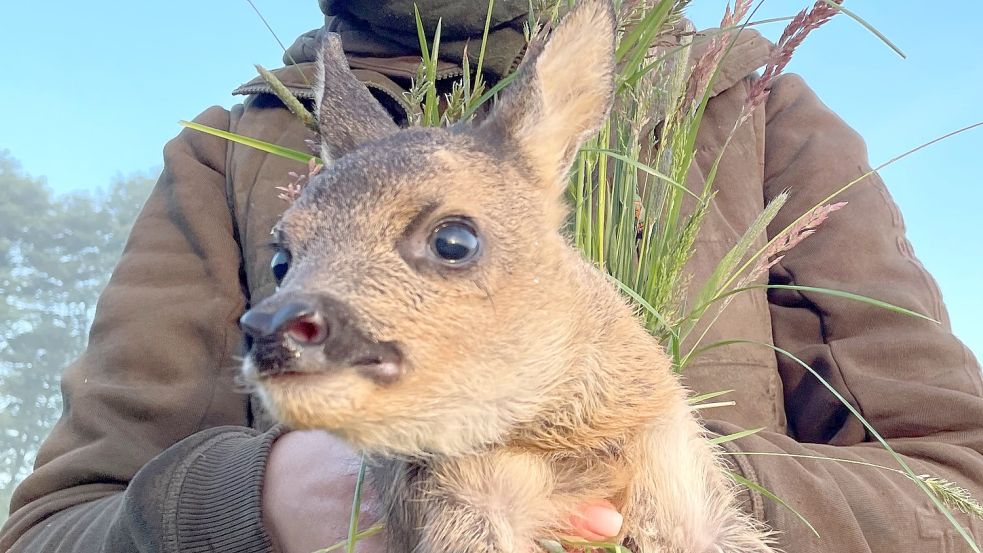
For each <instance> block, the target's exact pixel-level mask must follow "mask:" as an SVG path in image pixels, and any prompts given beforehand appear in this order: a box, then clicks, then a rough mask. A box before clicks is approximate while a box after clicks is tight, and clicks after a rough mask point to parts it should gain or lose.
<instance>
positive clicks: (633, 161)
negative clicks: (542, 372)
mask: <svg viewBox="0 0 983 553" xmlns="http://www.w3.org/2000/svg"><path fill="white" fill-rule="evenodd" d="M580 151H582V152H588V153H593V154H603V155H606V156H608V157H610V158H614V159H616V160H618V161H620V162H622V163H625V164H627V165H629V166H631V167H634V168H635V169H638V170H639V171H642V172H644V173H648V174H650V175H652V176H653V177H656V178H660V179H662V180H664V181H665V182H666V184H668V185H669V186H672V187H673V188H676V189H678V190H679V191H680V192H684V193H686V194H689V195H690V196H692V197H693V198H694V199H695V200H696V201H698V202H701V203H702V202H703V198H701V197H699V196H697V195H696V194H695V193H693V192H692V191H691V190H690V189H688V188H686V187H685V186H683V185H682V184H680V183H678V182H676V181H675V180H673V179H672V177H670V176H668V175H666V174H664V173H661V172H659V171H657V170H655V169H653V168H652V167H650V166H648V165H646V164H644V163H642V162H640V161H638V160H637V159H632V158H630V157H628V156H626V155H624V154H622V153H619V152H616V151H614V150H610V149H607V148H586V147H585V148H581V149H580Z"/></svg>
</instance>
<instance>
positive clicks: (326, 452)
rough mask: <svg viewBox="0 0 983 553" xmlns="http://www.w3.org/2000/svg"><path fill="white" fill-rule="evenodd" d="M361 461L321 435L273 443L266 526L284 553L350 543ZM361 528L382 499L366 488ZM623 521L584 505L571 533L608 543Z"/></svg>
mask: <svg viewBox="0 0 983 553" xmlns="http://www.w3.org/2000/svg"><path fill="white" fill-rule="evenodd" d="M358 465H359V458H358V455H356V454H355V452H353V451H352V450H351V449H350V448H349V447H348V446H347V445H346V444H345V443H344V442H343V441H342V440H340V439H338V438H336V437H334V436H332V435H330V434H327V433H325V432H319V431H296V432H288V433H286V434H284V435H283V436H280V438H278V439H277V440H276V442H274V443H273V449H272V451H271V452H270V458H269V462H268V463H267V466H266V477H265V480H264V483H263V522H264V524H265V525H266V528H267V530H268V532H269V533H270V535H271V536H272V537H273V539H274V540H275V541H276V543H277V546H278V547H279V551H281V552H282V553H311V552H313V551H316V550H318V549H322V548H325V547H328V546H330V545H334V544H336V543H338V542H341V541H344V540H346V539H348V524H349V521H350V518H351V509H352V499H353V497H354V493H355V481H356V479H357V477H358ZM361 510H362V512H361V516H360V519H359V525H358V526H359V528H360V529H362V530H364V529H366V528H368V527H370V526H372V525H373V524H375V523H376V522H378V520H379V517H378V514H377V513H378V512H379V502H378V496H377V494H376V493H375V491H374V490H372V489H370V488H369V486H367V485H363V488H362V509H361ZM621 523H622V518H621V515H620V514H619V513H618V512H617V511H616V510H615V508H614V506H613V505H611V503H609V502H607V501H596V502H591V503H586V504H584V505H583V506H582V507H581V509H580V513H579V514H578V515H577V516H574V517H571V519H570V520H569V521H568V525H569V526H570V532H571V533H572V534H574V535H575V536H578V537H581V538H583V539H585V540H590V541H604V540H606V539H609V538H610V537H611V536H615V535H617V534H618V532H620V531H621ZM384 539H385V533H384V532H380V533H378V534H376V535H374V536H371V537H368V538H365V539H362V540H359V542H358V543H357V544H356V550H357V551H359V553H382V552H384V551H385V542H384V541H383V540H384Z"/></svg>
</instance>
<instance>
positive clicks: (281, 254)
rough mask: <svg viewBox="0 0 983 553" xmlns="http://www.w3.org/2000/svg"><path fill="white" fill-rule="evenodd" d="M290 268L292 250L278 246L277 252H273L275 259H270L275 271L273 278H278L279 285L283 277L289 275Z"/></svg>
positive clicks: (271, 266) (272, 269) (271, 267)
mask: <svg viewBox="0 0 983 553" xmlns="http://www.w3.org/2000/svg"><path fill="white" fill-rule="evenodd" d="M289 269H290V250H287V249H286V248H283V247H278V248H277V250H276V252H274V253H273V259H271V260H270V270H271V271H273V279H274V280H276V283H277V286H279V285H280V283H281V282H283V277H285V276H287V271H288V270H289Z"/></svg>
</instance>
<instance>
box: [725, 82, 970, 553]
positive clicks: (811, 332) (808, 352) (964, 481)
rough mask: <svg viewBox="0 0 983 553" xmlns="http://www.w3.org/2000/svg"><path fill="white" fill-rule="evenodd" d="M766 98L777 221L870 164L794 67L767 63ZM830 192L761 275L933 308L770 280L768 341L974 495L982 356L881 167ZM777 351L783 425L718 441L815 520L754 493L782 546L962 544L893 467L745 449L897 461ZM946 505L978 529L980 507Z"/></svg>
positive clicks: (848, 548)
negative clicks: (781, 203) (911, 237)
mask: <svg viewBox="0 0 983 553" xmlns="http://www.w3.org/2000/svg"><path fill="white" fill-rule="evenodd" d="M765 111H766V127H765V129H766V142H765V179H766V181H765V186H766V188H765V194H766V196H767V197H768V198H769V199H770V198H771V197H773V196H774V195H776V194H777V193H778V192H780V191H781V190H783V189H786V188H789V189H790V190H791V196H790V199H789V202H788V203H787V204H786V206H785V207H784V208H783V209H782V211H781V213H780V214H779V216H778V218H777V219H776V220H775V221H774V222H773V223H772V225H771V227H770V228H769V231H770V234H772V235H773V234H774V233H776V232H778V231H779V230H781V229H782V228H784V227H785V226H786V225H788V224H789V223H791V222H792V221H793V220H794V219H795V218H796V217H798V216H799V215H801V214H802V213H804V212H805V211H807V210H809V209H810V208H811V207H812V206H814V205H816V204H817V203H818V202H820V201H821V200H823V199H824V198H825V197H826V196H827V195H829V194H831V193H832V192H834V191H835V190H837V189H838V188H840V187H841V186H843V185H844V184H846V183H848V182H850V181H852V180H854V179H856V178H857V177H859V176H861V175H863V174H865V173H867V172H868V171H869V170H870V166H869V163H868V160H867V152H866V148H865V146H864V143H863V141H862V140H861V138H860V137H859V136H858V135H857V134H856V133H855V132H854V131H853V130H851V129H850V128H849V127H848V126H847V125H846V124H845V123H844V122H843V121H842V120H840V119H839V118H838V117H837V116H836V115H835V114H833V113H832V112H831V111H830V110H829V109H828V108H826V107H825V106H824V105H823V104H822V103H821V102H820V101H819V100H818V98H817V97H816V96H815V94H814V93H813V92H812V91H811V90H810V89H809V88H808V87H807V86H806V85H805V83H804V82H803V81H802V80H801V79H800V78H799V77H797V76H786V77H783V78H781V79H779V80H778V81H777V82H776V83H775V85H774V87H773V89H772V91H771V95H770V97H769V99H768V102H767V105H766V110H765ZM943 184H944V183H926V186H936V187H939V186H942V185H943ZM834 201H848V202H849V204H848V205H847V206H846V207H845V208H843V209H842V210H840V211H838V212H835V213H833V214H832V215H831V216H830V218H829V220H827V221H826V222H825V223H823V225H822V226H821V227H820V228H819V230H818V231H817V233H816V235H815V236H812V237H810V238H807V239H806V240H805V241H803V242H802V243H801V244H800V245H798V246H796V247H795V248H793V249H792V250H791V251H790V252H789V253H788V255H786V256H785V258H784V259H782V261H781V263H779V264H778V265H776V266H775V267H774V269H773V270H772V272H771V275H770V281H771V283H772V284H793V285H802V286H813V287H820V288H830V289H835V290H843V291H847V292H853V293H857V294H861V295H865V296H869V297H872V298H876V299H879V300H883V301H886V302H889V303H892V304H894V305H898V306H901V307H905V308H907V309H911V310H914V311H917V312H919V313H924V314H926V315H928V316H930V317H933V318H935V319H938V320H940V321H942V323H941V324H935V323H932V322H928V321H925V320H921V319H917V318H913V317H909V316H906V315H901V314H896V313H892V312H889V311H887V310H884V309H880V308H877V307H872V306H870V305H866V304H863V303H860V302H857V301H852V300H849V299H843V298H838V297H834V296H830V295H825V294H821V293H813V292H798V291H788V290H771V291H770V293H769V300H770V305H771V307H770V309H771V313H772V321H773V324H772V326H773V329H774V330H773V333H774V341H775V345H776V346H778V347H780V348H783V349H785V350H787V351H789V352H791V353H792V354H794V355H795V356H797V357H798V358H800V359H801V360H802V361H804V362H805V363H807V364H809V365H810V366H811V367H812V368H813V369H815V370H816V371H817V372H818V373H819V374H821V375H822V376H823V377H824V378H825V379H826V380H828V381H829V382H830V383H831V384H832V385H833V386H834V387H835V388H836V390H837V391H838V392H840V393H841V394H842V395H843V396H844V397H845V398H846V399H847V400H848V401H849V402H850V403H851V404H852V405H853V406H854V407H856V408H857V410H858V411H859V412H860V413H861V414H863V416H864V417H865V418H866V419H867V420H868V421H869V422H870V423H871V424H872V425H873V427H874V428H875V429H876V430H877V431H878V432H879V433H880V434H881V435H882V436H883V437H884V438H885V439H887V440H888V442H889V443H890V444H891V446H892V447H893V448H894V449H895V450H896V451H897V452H898V453H900V454H901V455H902V456H903V457H904V460H905V461H906V462H907V463H908V464H909V465H910V466H911V468H913V469H914V471H915V473H916V474H929V475H932V476H938V477H941V478H945V479H948V480H951V481H953V482H956V483H957V484H959V485H960V486H963V487H965V488H966V489H967V490H969V491H970V492H971V493H972V494H973V495H974V496H975V497H976V498H977V499H983V382H981V374H980V367H979V365H978V364H977V362H976V360H975V359H974V357H973V355H972V354H971V353H970V352H969V351H968V350H967V349H966V347H965V346H963V344H962V343H960V342H959V340H958V339H956V338H955V337H954V336H953V335H952V332H951V330H950V328H949V324H948V318H947V315H946V312H945V308H944V306H943V304H942V301H941V296H940V293H939V291H938V288H937V286H936V284H935V282H934V281H933V279H932V278H931V276H930V275H929V274H928V273H927V272H926V271H925V269H924V268H923V267H922V265H921V264H920V263H919V262H918V261H917V260H916V259H915V257H914V255H913V253H912V250H911V245H910V244H909V243H908V241H907V240H906V239H905V233H904V226H903V223H902V220H901V216H900V214H899V212H898V209H897V207H896V206H895V204H894V202H893V201H892V200H891V198H890V196H889V194H888V192H887V189H886V188H885V186H884V184H883V182H882V181H881V180H880V178H879V177H877V176H876V175H873V176H871V177H868V178H867V179H865V180H864V181H862V182H860V183H858V184H856V185H854V186H853V188H851V189H850V190H849V191H847V192H846V193H844V194H843V195H842V196H840V197H838V198H836V199H835V200H834ZM778 366H779V370H780V372H781V376H782V382H783V385H784V394H785V407H786V412H787V416H788V423H789V432H790V434H791V435H792V436H794V439H793V437H789V436H785V435H780V434H776V433H766V432H762V433H759V434H757V435H754V436H751V437H748V438H744V439H741V440H739V441H737V442H736V443H734V444H730V445H729V447H728V449H730V450H731V453H734V455H732V456H731V458H732V460H733V461H734V463H735V464H736V465H737V466H738V467H739V468H740V470H741V472H743V473H744V476H746V477H748V478H750V479H752V480H754V481H756V482H758V483H760V484H761V485H763V486H764V487H766V488H768V489H769V490H771V491H773V492H774V493H775V494H776V495H777V496H778V497H780V498H782V499H783V500H785V501H787V502H788V503H789V504H790V505H791V506H793V507H794V508H795V509H796V510H798V511H799V512H800V513H802V515H803V516H805V518H807V519H808V520H809V522H811V523H812V524H813V525H814V526H815V527H816V530H817V531H818V532H819V534H820V537H816V536H814V535H813V534H812V532H811V531H810V530H809V529H808V528H807V527H806V526H805V525H804V524H803V523H802V522H801V521H799V520H798V519H797V518H796V516H795V515H793V514H792V513H791V512H790V511H789V510H787V509H785V508H783V507H781V506H779V505H777V504H776V503H775V502H773V501H769V500H763V501H762V498H761V497H760V496H759V495H757V494H754V495H753V496H752V504H753V507H754V509H755V511H756V513H757V514H758V516H761V517H763V518H764V519H765V520H767V521H768V522H769V523H771V524H772V525H773V526H774V527H775V528H776V529H777V530H778V531H779V532H780V534H779V541H780V544H781V546H782V547H783V548H784V549H785V550H787V551H795V552H797V553H804V552H812V551H815V552H820V551H837V552H853V551H857V552H860V551H911V552H919V553H922V552H924V553H929V552H949V551H968V550H969V548H968V545H967V544H966V543H965V542H964V541H962V539H961V538H960V537H959V536H958V535H957V534H956V532H955V530H954V529H953V528H952V526H951V525H950V523H949V522H948V521H947V520H946V519H945V518H944V517H943V516H942V515H941V514H940V513H939V512H938V511H937V509H936V508H935V507H934V506H933V505H932V503H931V501H930V500H929V498H928V497H927V496H925V494H924V493H923V492H922V491H921V490H920V489H919V488H918V487H917V486H916V485H915V484H914V483H913V482H911V481H910V480H908V479H906V478H905V477H903V476H901V475H899V474H896V473H894V472H891V471H885V470H881V469H877V468H871V467H868V466H864V465H861V464H850V463H843V462H835V461H825V460H812V459H807V458H789V457H780V456H775V457H772V456H755V455H753V453H772V454H775V453H778V454H793V455H802V456H824V457H832V458H840V459H847V460H851V461H855V462H859V463H874V464H878V465H883V466H886V467H892V468H897V467H898V463H897V462H896V461H895V460H894V459H893V458H892V457H891V455H890V454H889V453H888V452H887V451H886V450H884V448H883V447H882V446H881V445H879V444H878V443H876V442H875V441H873V440H874V439H873V437H872V436H871V435H870V434H869V433H868V432H867V431H866V430H865V429H864V427H863V426H862V425H861V423H860V422H859V420H858V419H856V417H854V416H852V415H851V414H850V413H849V412H848V410H847V409H846V407H844V406H843V405H842V404H841V403H840V402H839V401H838V400H837V399H836V398H835V397H834V396H833V395H832V394H831V393H830V392H829V391H828V390H827V389H826V388H825V387H823V385H822V384H821V383H820V382H819V381H818V379H816V378H815V377H814V376H812V375H810V374H809V373H808V372H807V371H806V370H805V369H804V368H802V367H801V366H800V365H799V364H797V363H796V362H794V361H793V360H791V359H790V358H788V357H786V356H784V355H779V356H778ZM710 426H711V428H712V429H713V430H715V431H718V432H721V433H727V432H731V431H734V430H735V428H734V427H733V426H732V425H727V424H724V423H720V422H713V423H711V424H710ZM741 452H746V453H751V454H752V455H746V456H745V455H742V454H741ZM957 518H958V520H959V521H960V523H961V524H962V525H963V526H965V527H968V528H969V529H970V530H971V531H972V532H973V533H974V534H975V539H976V540H977V542H981V541H983V521H981V520H979V519H971V518H970V517H967V516H966V515H961V514H959V515H957Z"/></svg>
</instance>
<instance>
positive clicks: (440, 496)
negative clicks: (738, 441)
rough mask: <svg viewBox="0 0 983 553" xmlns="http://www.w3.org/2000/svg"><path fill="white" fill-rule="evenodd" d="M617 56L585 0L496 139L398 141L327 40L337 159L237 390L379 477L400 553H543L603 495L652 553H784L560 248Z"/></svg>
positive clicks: (513, 92)
mask: <svg viewBox="0 0 983 553" xmlns="http://www.w3.org/2000/svg"><path fill="white" fill-rule="evenodd" d="M614 37H615V18H614V13H613V10H612V7H611V6H610V4H609V2H607V1H606V0H581V1H580V2H579V3H578V4H577V6H576V7H575V8H573V9H572V10H571V11H570V12H569V13H568V14H567V15H566V16H565V17H564V19H563V21H562V23H561V24H560V25H559V26H558V27H557V28H556V30H555V31H554V33H553V35H552V37H551V39H550V40H549V42H548V43H546V44H545V46H544V45H542V44H539V43H534V44H532V45H531V46H530V49H529V51H528V52H527V54H526V57H525V59H524V61H523V62H522V64H521V65H520V67H519V69H518V74H517V76H516V79H515V81H514V82H513V83H512V84H511V85H510V86H509V87H508V88H507V89H505V90H504V91H503V92H502V94H501V98H500V100H499V101H498V103H497V104H496V105H495V107H494V108H493V109H492V111H491V112H490V113H489V115H488V116H487V117H486V118H484V119H483V120H482V121H481V122H480V123H478V124H459V125H458V126H455V127H452V128H410V129H404V130H400V129H399V128H398V127H397V126H396V125H395V124H394V123H393V122H392V120H391V119H390V117H389V116H388V114H387V113H386V112H385V110H384V109H383V108H382V107H381V106H380V105H379V104H378V103H377V102H376V101H375V100H374V99H373V98H372V96H371V94H370V93H369V92H368V90H367V89H366V88H365V87H364V86H363V85H361V84H360V83H359V82H358V81H356V80H355V78H354V77H353V76H352V74H351V73H350V71H349V69H348V65H347V63H346V60H345V57H344V54H343V52H342V50H341V47H340V42H339V39H338V38H337V36H336V35H328V36H327V38H326V40H325V42H324V46H323V52H322V53H321V57H320V60H319V69H320V75H319V77H318V79H317V83H316V108H317V110H316V111H317V116H318V121H319V126H320V129H321V132H320V134H321V141H322V143H321V149H322V157H323V159H324V160H331V161H330V163H329V164H328V165H327V166H326V167H325V170H323V171H321V172H320V173H319V174H318V175H317V176H316V177H314V178H313V179H312V180H311V182H309V183H308V184H307V186H306V187H305V189H304V190H303V192H302V193H301V195H300V196H299V198H298V199H297V200H296V201H295V202H294V203H293V204H292V205H291V207H290V208H289V209H288V210H287V211H286V212H285V213H284V215H283V217H282V219H281V221H280V222H279V224H278V226H277V229H276V234H277V240H278V242H279V246H278V247H279V248H280V251H279V253H278V254H277V259H278V260H279V261H278V262H277V267H275V273H277V274H276V276H277V278H278V279H282V280H281V282H280V283H279V284H280V287H279V289H278V290H277V292H276V293H274V294H273V295H272V296H270V297H269V298H267V299H265V300H264V301H262V302H261V303H259V304H258V305H257V306H255V307H254V308H253V309H251V310H250V311H249V312H248V313H246V314H245V315H244V316H243V318H242V327H243V330H244V332H245V333H246V335H247V340H248V342H249V343H250V352H249V355H248V356H247V359H246V360H245V362H244V367H243V371H244V374H245V377H246V378H247V380H250V381H251V382H253V383H254V384H255V385H256V389H257V392H258V394H259V395H260V397H261V398H262V400H263V401H264V403H265V405H266V406H267V407H268V408H269V410H270V412H271V413H272V414H273V416H274V417H276V418H277V419H278V420H280V421H282V422H284V423H286V424H287V425H288V426H290V427H293V428H318V429H325V430H328V431H330V432H333V433H335V434H337V435H339V436H341V437H342V438H344V439H346V440H348V441H349V442H350V443H351V444H353V445H354V446H355V447H356V448H357V449H359V450H360V451H362V452H364V453H366V454H368V455H369V456H370V458H371V459H372V463H373V465H372V468H371V472H372V477H373V478H374V479H375V480H376V482H377V488H378V489H379V490H380V491H381V493H382V494H383V495H384V498H383V499H384V502H385V504H386V505H387V508H388V510H387V513H386V526H387V531H388V533H389V540H388V543H389V547H390V550H391V551H393V552H400V553H405V552H406V551H410V550H414V551H420V552H423V553H437V552H442V551H451V552H454V553H486V552H487V553H493V552H494V553H506V552H523V553H525V552H530V551H533V550H535V549H536V548H537V547H538V545H537V543H538V542H537V540H539V539H542V538H548V537H550V536H553V535H555V534H556V533H557V532H558V529H557V528H556V527H555V524H556V522H557V521H561V520H566V519H567V518H568V516H569V515H570V514H571V513H572V512H573V509H574V508H575V506H577V505H579V504H581V503H583V502H585V501H587V500H591V499H600V498H607V499H611V500H612V501H613V502H614V503H615V505H617V506H618V508H619V510H620V511H621V512H622V514H623V515H624V517H625V523H624V526H623V531H622V532H623V535H622V536H619V539H621V540H623V542H624V543H626V544H628V546H629V547H630V548H632V549H635V550H636V551H640V552H644V553H661V552H666V553H669V552H679V553H698V552H704V551H706V552H714V551H723V552H750V551H755V552H765V551H771V546H770V540H769V538H768V534H767V532H766V531H765V530H764V529H763V527H762V526H761V525H760V524H758V523H756V522H754V521H752V520H751V519H750V518H749V517H748V516H746V515H745V514H743V513H742V512H741V511H740V510H739V509H738V507H737V506H736V505H735V500H734V497H733V492H732V490H731V486H730V484H729V482H728V481H727V479H726V478H725V476H724V475H723V471H722V469H721V467H720V463H719V459H718V457H717V455H716V453H715V450H714V448H713V447H712V446H711V445H710V444H709V443H708V442H707V440H706V438H705V436H704V430H703V428H702V427H701V426H700V424H699V422H698V421H697V419H696V417H695V416H694V414H693V411H692V409H691V407H690V406H689V404H688V403H687V393H686V391H685V390H684V389H683V387H682V386H681V385H680V383H679V381H678V379H677V377H676V375H675V374H674V373H673V371H672V368H671V365H670V361H669V359H668V358H667V356H666V355H665V353H664V351H663V350H662V348H661V347H660V345H659V344H658V343H657V342H656V341H655V340H654V339H653V338H652V337H651V336H650V335H649V334H648V333H647V332H646V330H645V329H644V328H643V327H642V326H641V325H640V323H639V321H638V319H637V317H636V315H635V313H634V312H633V310H632V308H631V307H630V306H629V305H628V304H627V302H626V301H625V299H624V298H623V297H622V295H621V294H620V293H619V292H618V291H617V290H616V289H615V288H614V287H613V285H612V284H611V283H610V282H609V281H608V279H607V278H606V277H605V276H604V275H603V274H602V273H601V272H600V271H598V270H597V269H596V268H595V267H593V266H592V265H591V264H590V263H588V262H587V261H585V260H583V259H582V258H581V256H580V255H579V254H578V253H577V252H576V251H574V249H573V248H572V247H571V246H570V244H569V243H568V241H567V240H566V239H565V238H564V237H563V235H562V234H561V232H560V228H561V225H562V223H563V220H564V217H565V215H566V209H567V208H566V206H565V204H564V200H563V192H564V190H565V183H566V175H567V172H568V170H569V168H570V166H571V163H572V161H573V159H574V157H575V155H576V152H577V150H578V148H579V147H580V145H581V144H582V142H583V141H584V140H585V139H586V138H587V137H589V136H590V135H591V134H592V133H593V132H595V131H596V130H597V129H598V128H599V127H600V125H601V124H602V122H603V120H604V118H605V117H606V115H607V113H608V110H609V109H610V105H611V102H612V97H613V87H614V85H613V70H614V67H613V66H614ZM288 263H289V264H288ZM287 267H289V269H287Z"/></svg>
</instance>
